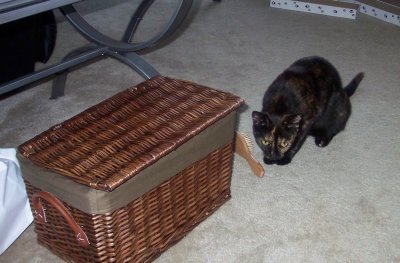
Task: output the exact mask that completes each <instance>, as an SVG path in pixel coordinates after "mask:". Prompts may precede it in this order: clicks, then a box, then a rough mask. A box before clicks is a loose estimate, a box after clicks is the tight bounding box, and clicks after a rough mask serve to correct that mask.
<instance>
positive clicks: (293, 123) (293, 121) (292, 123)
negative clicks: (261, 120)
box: [286, 114, 303, 128]
mask: <svg viewBox="0 0 400 263" xmlns="http://www.w3.org/2000/svg"><path fill="white" fill-rule="evenodd" d="M302 119H303V118H302V117H301V115H300V114H293V115H289V116H288V117H287V118H286V123H287V127H288V128H299V127H300V123H301V120H302Z"/></svg>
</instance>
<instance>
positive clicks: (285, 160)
mask: <svg viewBox="0 0 400 263" xmlns="http://www.w3.org/2000/svg"><path fill="white" fill-rule="evenodd" d="M291 161H292V158H290V157H284V158H282V159H280V160H278V161H276V164H277V165H286V164H289V163H290V162H291Z"/></svg>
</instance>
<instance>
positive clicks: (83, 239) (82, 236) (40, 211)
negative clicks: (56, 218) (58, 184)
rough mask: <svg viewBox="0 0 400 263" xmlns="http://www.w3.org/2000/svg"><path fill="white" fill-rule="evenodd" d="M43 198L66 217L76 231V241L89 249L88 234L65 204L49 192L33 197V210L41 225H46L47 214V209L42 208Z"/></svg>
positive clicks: (38, 193) (39, 193)
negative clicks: (41, 200)
mask: <svg viewBox="0 0 400 263" xmlns="http://www.w3.org/2000/svg"><path fill="white" fill-rule="evenodd" d="M41 198H43V199H44V200H46V201H47V202H48V203H49V204H50V205H52V206H53V207H54V208H56V209H57V210H58V212H59V213H60V214H61V215H62V216H63V217H64V219H65V221H67V223H68V225H69V227H70V228H71V229H72V231H74V233H75V236H76V240H77V241H78V243H79V244H80V245H81V246H83V247H87V246H89V244H90V243H89V240H88V238H87V236H86V233H85V232H84V231H83V230H82V228H81V227H80V226H79V225H78V224H77V223H76V221H75V220H74V218H73V217H72V215H71V214H70V213H69V212H68V210H67V208H66V207H65V206H64V204H63V203H62V202H61V201H60V200H58V199H57V197H55V196H53V195H52V194H50V193H48V192H37V193H35V194H33V196H32V204H33V208H34V210H35V214H36V215H37V219H38V220H39V221H40V222H41V223H46V222H47V220H46V213H45V209H44V208H43V206H42V203H41V202H40V199H41Z"/></svg>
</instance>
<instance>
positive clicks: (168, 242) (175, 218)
mask: <svg viewBox="0 0 400 263" xmlns="http://www.w3.org/2000/svg"><path fill="white" fill-rule="evenodd" d="M232 158H233V143H229V144H228V145H226V146H224V147H222V148H219V149H218V150H216V151H214V152H212V153H210V154H209V155H208V156H207V157H205V158H203V159H202V160H199V161H197V162H196V163H194V164H192V165H190V166H189V167H187V168H186V169H185V170H183V171H182V172H180V173H178V174H176V175H175V176H174V177H172V178H171V179H170V180H168V181H166V182H165V183H163V184H161V185H159V186H158V187H157V188H155V189H153V190H152V191H150V192H148V193H147V194H145V195H143V196H141V197H140V198H138V199H136V200H135V201H132V202H131V203H130V204H129V205H127V206H125V207H123V208H120V209H118V210H116V211H114V212H113V213H107V214H95V215H89V214H86V213H84V212H82V211H80V210H78V209H76V208H74V207H70V206H68V204H66V203H64V205H65V206H66V207H67V210H68V211H69V212H70V214H71V215H72V217H73V218H74V219H75V220H76V223H77V224H78V225H79V226H81V227H82V229H83V231H84V232H85V233H86V235H87V237H88V239H89V242H90V245H89V246H88V247H86V248H84V247H82V246H81V245H79V244H78V242H77V240H76V237H75V234H74V232H73V231H71V229H70V227H69V225H68V224H67V222H66V220H64V218H63V217H62V216H61V214H60V213H59V212H58V211H57V210H56V209H54V208H53V207H52V206H51V205H50V204H49V203H47V202H46V201H45V200H42V201H41V202H42V204H43V206H44V208H45V211H46V219H47V223H42V222H41V221H39V220H35V224H36V228H35V231H36V232H37V235H38V240H39V242H40V243H41V244H42V245H44V246H45V247H47V248H49V249H50V250H51V251H53V252H54V253H55V254H57V255H58V256H60V257H61V258H63V259H64V260H66V261H69V262H149V261H152V260H153V259H154V258H156V257H158V256H159V255H160V254H161V253H162V252H163V251H165V250H166V249H168V248H169V247H171V246H172V245H174V244H175V243H176V242H178V241H179V240H180V239H182V238H183V237H184V236H185V235H186V234H187V233H188V232H189V231H190V230H192V229H193V228H194V227H195V226H196V225H197V224H198V223H200V222H201V221H202V220H204V219H205V218H207V217H208V216H209V215H210V214H211V213H212V212H214V211H215V210H216V209H217V208H218V207H219V206H221V205H222V204H223V203H224V202H225V201H226V200H228V199H229V197H230V182H231V174H232ZM26 185H27V190H28V196H29V200H30V201H31V200H32V196H33V194H34V193H36V192H39V191H41V190H40V189H37V188H35V187H33V186H32V185H31V184H30V183H29V182H27V181H26ZM32 209H33V208H32Z"/></svg>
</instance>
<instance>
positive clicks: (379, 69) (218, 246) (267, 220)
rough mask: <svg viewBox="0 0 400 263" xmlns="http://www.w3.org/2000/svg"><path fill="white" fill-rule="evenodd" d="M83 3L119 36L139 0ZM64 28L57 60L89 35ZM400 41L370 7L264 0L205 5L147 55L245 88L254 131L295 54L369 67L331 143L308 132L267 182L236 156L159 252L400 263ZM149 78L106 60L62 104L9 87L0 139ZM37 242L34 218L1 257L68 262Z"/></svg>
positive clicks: (37, 128) (170, 258)
mask: <svg viewBox="0 0 400 263" xmlns="http://www.w3.org/2000/svg"><path fill="white" fill-rule="evenodd" d="M84 2H87V4H88V5H89V7H86V9H87V11H88V15H87V18H88V19H89V21H90V22H91V23H92V24H93V25H96V26H98V27H99V28H101V30H102V31H103V32H106V33H107V34H109V35H113V36H119V35H120V34H121V32H122V31H123V28H124V27H125V25H126V22H127V20H128V18H129V15H130V14H131V13H132V10H134V7H135V3H136V2H137V1H133V0H132V1H117V2H116V3H115V5H111V4H108V5H103V6H100V7H97V6H96V4H99V5H101V4H100V2H105V1H90V0H88V1H84ZM107 2H108V1H107ZM157 2H160V3H159V5H160V7H161V9H160V11H158V12H156V11H154V12H152V13H153V15H151V16H149V20H148V21H147V22H148V23H149V24H152V23H161V22H162V21H161V20H159V19H158V18H160V17H161V16H160V15H161V14H163V12H165V10H167V6H168V3H169V2H170V1H157ZM105 7H107V8H106V9H104V8H105ZM58 29H59V35H58V39H57V47H56V50H55V53H54V55H53V57H52V61H53V62H54V61H59V59H60V58H62V57H63V55H64V54H66V53H67V52H68V51H69V50H71V49H72V48H74V47H79V46H80V45H82V44H84V43H86V41H85V40H84V39H83V38H82V37H81V36H80V35H79V34H77V33H76V32H75V31H74V30H73V29H72V28H71V26H70V25H69V24H68V23H65V22H62V23H60V24H59V28H58ZM399 50H400V28H399V27H396V26H394V25H392V24H389V23H385V22H382V21H380V20H377V19H375V18H373V17H370V16H366V15H363V14H359V15H358V18H357V19H356V20H349V19H343V18H335V17H329V16H319V15H313V14H307V13H300V12H294V11H286V10H280V9H271V8H269V2H268V1H264V0H223V1H222V2H221V3H215V2H212V1H208V0H203V1H201V5H200V8H199V10H198V13H197V15H196V17H194V19H193V21H192V23H191V24H190V25H189V26H188V28H187V29H186V30H185V31H184V32H183V34H182V35H181V36H180V37H179V38H178V39H176V40H175V41H174V42H172V43H170V44H169V45H167V46H165V47H163V48H161V49H158V50H156V51H154V52H151V53H148V54H146V55H144V57H145V58H146V59H147V60H148V61H149V62H150V63H152V65H153V66H154V67H155V68H157V70H159V72H161V73H162V74H164V75H167V76H171V77H177V78H183V79H188V80H192V81H196V82H199V83H202V84H205V85H209V86H213V87H217V88H219V89H222V90H226V91H230V92H232V93H235V94H237V95H239V96H241V97H242V98H244V99H245V100H246V103H247V107H246V108H244V109H243V111H242V112H241V114H240V116H239V125H238V130H239V131H241V132H244V133H247V134H251V115H250V114H251V111H252V110H260V109H261V98H262V96H263V93H264V91H265V89H266V88H267V86H268V85H269V84H270V83H271V82H272V81H273V80H274V79H275V77H276V76H277V75H278V74H279V73H280V72H281V71H282V70H283V69H284V68H286V67H287V66H288V65H290V64H291V63H292V62H293V61H294V60H296V59H298V58H300V57H303V56H308V55H320V56H324V57H326V58H327V59H328V60H330V61H331V62H332V63H333V64H334V65H335V66H336V67H337V68H338V71H339V72H340V74H341V75H342V79H343V82H344V83H347V82H348V81H350V79H351V78H352V77H353V76H355V74H356V73H358V72H360V71H364V72H365V74H366V77H365V79H364V80H363V82H362V83H361V85H360V87H359V89H358V90H357V92H356V93H355V95H354V97H352V104H353V114H352V116H351V118H350V120H349V122H348V125H347V128H346V130H345V131H344V132H342V133H341V134H339V135H338V136H337V137H335V138H334V140H333V141H332V142H331V144H330V145H329V146H328V147H327V148H323V149H320V148H318V147H316V146H315V145H314V142H313V140H312V139H311V138H310V139H309V140H307V141H306V143H305V144H304V146H303V148H302V149H301V150H300V152H299V153H298V154H297V155H296V157H295V158H294V160H293V162H292V163H291V164H290V165H288V166H283V167H281V166H266V167H265V169H266V176H265V177H264V178H261V179H260V178H257V177H256V176H254V175H253V174H252V173H251V171H250V170H249V168H248V166H247V165H246V163H245V162H244V161H243V160H242V159H240V158H239V157H237V158H235V163H234V174H233V180H232V199H231V200H230V201H229V202H228V203H226V204H225V205H224V206H223V207H221V209H219V210H218V211H217V212H216V213H215V214H214V215H213V216H212V217H210V218H209V219H207V220H206V221H205V222H203V223H202V224H200V225H199V226H198V227H197V228H196V229H195V230H194V231H192V232H191V233H190V234H189V235H188V236H187V237H185V238H184V239H183V240H182V241H181V242H180V243H178V244H177V245H175V246H174V247H172V248H171V249H169V250H168V251H167V252H165V253H164V254H162V255H161V257H160V258H159V259H157V261H156V262H171V263H173V262H174V263H175V262H236V263H243V262H277V263H278V262H279V263H281V262H360V263H361V262H362V263H365V262H400V177H399V170H400V164H399V157H400V147H399V145H398V144H399V142H400V117H399V115H400V103H399V98H400V87H399V86H400V85H399V84H400V74H399V73H400V52H399ZM39 66H40V65H39ZM141 81H142V78H141V77H139V76H138V75H137V74H136V73H135V72H133V71H132V70H131V69H130V68H128V67H127V66H125V65H123V64H121V63H119V62H117V61H115V60H113V59H105V60H101V61H99V62H97V63H94V64H91V65H89V66H87V67H83V68H81V69H79V70H76V71H74V72H72V73H71V74H70V76H69V78H68V81H67V89H66V95H65V96H64V97H61V98H59V99H57V100H49V99H48V97H49V94H50V87H51V83H50V82H43V83H39V84H36V85H34V86H33V87H32V88H30V89H26V90H24V91H22V92H19V93H17V94H14V95H12V96H6V97H5V98H2V99H1V100H0V109H1V110H0V126H1V129H0V147H2V148H5V147H16V146H17V145H19V144H20V143H22V142H24V141H25V140H27V139H29V138H31V137H32V136H34V135H35V134H37V133H39V132H41V131H43V130H46V129H47V128H48V127H50V126H52V125H54V124H56V123H58V122H61V121H62V120H65V119H67V118H69V117H71V116H73V115H75V114H77V113H78V112H80V111H82V110H84V109H86V108H87V107H89V106H91V105H94V104H95V103H97V102H99V101H101V100H103V99H105V98H107V97H109V96H111V95H113V94H115V93H116V92H118V91H121V90H123V89H125V88H127V87H129V86H132V85H134V84H137V83H139V82H141ZM254 151H255V155H256V156H257V158H259V159H262V155H261V153H260V151H259V150H258V149H254ZM35 238H36V237H35V234H34V232H33V227H32V226H31V227H29V228H28V229H27V230H26V231H25V232H24V233H23V235H22V236H21V237H20V238H19V239H18V240H17V241H16V242H15V243H14V244H13V245H12V246H11V247H10V248H9V249H8V250H7V251H6V252H5V253H4V254H3V255H2V256H0V262H13V263H14V262H15V263H20V262H24V263H27V262H29V263H39V262H61V261H60V260H59V259H58V258H57V257H55V256H53V255H52V254H51V253H49V252H48V251H47V250H46V249H44V248H42V247H41V246H39V245H38V244H37V243H36V239H35Z"/></svg>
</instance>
